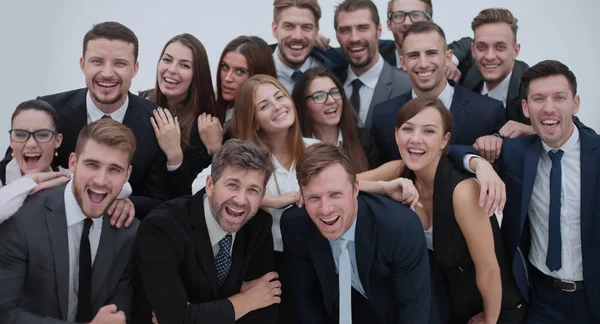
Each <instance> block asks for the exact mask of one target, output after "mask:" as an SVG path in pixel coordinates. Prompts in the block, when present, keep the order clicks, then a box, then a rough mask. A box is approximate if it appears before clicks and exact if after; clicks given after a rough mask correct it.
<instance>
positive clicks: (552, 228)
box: [546, 150, 564, 271]
mask: <svg viewBox="0 0 600 324" xmlns="http://www.w3.org/2000/svg"><path fill="white" fill-rule="evenodd" d="M563 153H564V152H563V151H561V150H557V151H555V152H548V156H549V157H550V159H551V160H552V168H551V169H550V213H549V217H548V253H547V255H546V265H547V266H548V269H550V271H557V270H559V269H560V268H561V267H562V261H561V252H562V246H561V245H562V244H561V235H560V205H561V203H560V192H561V177H562V171H561V164H560V159H561V158H562V156H563Z"/></svg>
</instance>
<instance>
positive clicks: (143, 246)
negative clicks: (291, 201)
mask: <svg viewBox="0 0 600 324" xmlns="http://www.w3.org/2000/svg"><path fill="white" fill-rule="evenodd" d="M204 194H205V190H204V189H203V190H201V191H199V192H198V193H196V194H195V195H194V196H185V197H181V198H178V199H174V200H171V201H169V202H166V203H164V204H162V205H160V206H159V207H158V208H156V209H155V210H153V211H152V212H151V213H150V214H149V215H148V217H146V219H144V221H143V222H142V224H141V226H140V229H139V233H138V237H137V242H136V248H137V257H138V259H137V262H138V266H139V271H140V275H141V277H142V282H143V285H144V289H145V291H146V296H147V297H148V300H149V301H150V305H151V306H152V309H153V310H154V312H155V314H156V317H157V319H158V322H159V323H161V324H171V323H177V324H180V323H181V324H184V323H185V324H192V323H198V324H199V323H234V322H235V313H234V309H233V305H232V304H231V302H230V301H229V300H228V299H227V298H229V297H231V296H233V295H235V294H238V293H239V292H240V288H241V287H242V283H243V282H244V281H251V280H254V279H258V278H260V277H262V276H263V275H265V274H266V273H268V272H270V271H274V254H273V237H272V234H271V223H272V217H271V215H269V214H268V213H267V212H265V211H263V210H261V209H259V210H258V212H257V213H256V215H255V216H254V217H253V218H252V219H251V220H250V221H249V222H248V223H246V224H245V225H244V226H243V227H242V228H241V229H240V230H239V231H238V232H237V233H236V236H235V241H234V242H233V253H232V265H231V269H230V271H229V275H228V276H227V278H226V279H225V282H224V283H223V285H222V286H221V287H219V285H218V284H217V270H216V267H215V258H214V255H213V250H212V245H211V242H210V237H209V234H208V229H207V227H206V221H205V218H204ZM210 217H212V216H210ZM283 289H285V288H283ZM188 302H189V303H191V304H190V305H188ZM276 318H277V309H276V306H269V307H267V308H263V309H260V310H256V311H254V312H251V313H249V314H247V315H246V316H244V317H242V318H241V319H240V320H238V321H237V323H275V321H276Z"/></svg>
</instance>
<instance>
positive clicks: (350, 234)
mask: <svg viewBox="0 0 600 324" xmlns="http://www.w3.org/2000/svg"><path fill="white" fill-rule="evenodd" d="M357 218H358V215H356V217H354V222H352V225H351V226H350V228H348V230H347V231H346V232H344V234H342V236H340V237H339V238H338V239H335V240H339V239H342V240H346V241H352V242H354V233H355V232H356V219H357ZM335 240H332V241H335Z"/></svg>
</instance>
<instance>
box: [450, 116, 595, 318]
mask: <svg viewBox="0 0 600 324" xmlns="http://www.w3.org/2000/svg"><path fill="white" fill-rule="evenodd" d="M579 140H580V149H581V225H580V226H581V246H582V255H583V281H584V283H585V293H586V295H587V297H588V301H589V303H590V305H592V306H594V305H600V260H599V259H598V251H597V247H598V246H600V195H599V194H598V192H600V163H599V162H600V136H599V135H596V134H592V133H590V132H586V131H583V130H582V129H581V128H579ZM467 153H473V148H472V147H458V146H457V147H453V148H451V149H450V154H451V157H452V159H453V160H455V161H459V160H461V161H462V157H463V156H464V155H465V154H467ZM542 153H543V147H542V144H541V140H540V138H539V136H537V135H530V136H523V137H520V138H516V139H506V140H504V142H503V144H502V152H501V154H500V158H499V159H498V160H496V162H494V166H495V167H496V170H497V171H498V173H499V175H500V177H501V178H502V181H504V184H505V185H506V205H505V207H504V212H503V214H504V218H503V221H502V234H503V237H504V238H505V240H506V242H507V247H508V250H507V255H510V256H512V258H513V259H512V267H513V274H514V276H515V280H516V281H517V284H518V286H519V289H521V292H522V293H523V295H524V296H526V297H529V294H528V292H529V287H528V278H527V272H526V270H525V269H526V267H527V264H528V261H525V260H528V256H529V247H530V244H531V235H530V230H529V220H528V217H527V212H528V209H529V203H530V202H531V195H532V191H533V185H534V183H535V177H536V174H537V166H538V162H539V159H540V155H541V154H542ZM460 164H461V165H462V163H460ZM591 309H592V311H593V312H594V317H595V318H596V320H597V321H600V309H598V307H591Z"/></svg>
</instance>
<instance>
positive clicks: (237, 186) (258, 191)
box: [206, 166, 265, 233]
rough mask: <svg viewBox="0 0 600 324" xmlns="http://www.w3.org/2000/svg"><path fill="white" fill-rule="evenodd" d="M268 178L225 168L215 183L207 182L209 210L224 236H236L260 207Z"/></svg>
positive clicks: (249, 171) (253, 171) (247, 171)
mask: <svg viewBox="0 0 600 324" xmlns="http://www.w3.org/2000/svg"><path fill="white" fill-rule="evenodd" d="M264 183H265V174H264V173H263V172H260V171H257V170H247V169H241V168H234V167H229V166H228V167H225V169H224V170H223V173H221V175H220V176H219V179H217V180H216V181H214V180H213V178H212V177H211V176H208V178H207V179H206V195H207V196H208V201H209V203H210V210H211V213H212V214H213V217H214V218H215V219H216V220H217V222H218V223H219V225H221V228H222V229H223V230H224V231H225V232H229V233H231V232H237V231H238V230H239V229H240V228H242V226H244V224H246V223H247V222H248V221H249V220H250V219H252V217H254V215H255V214H256V211H257V210H258V207H260V202H261V200H262V198H263V196H264V193H265V191H264Z"/></svg>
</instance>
